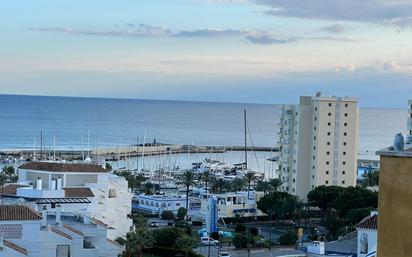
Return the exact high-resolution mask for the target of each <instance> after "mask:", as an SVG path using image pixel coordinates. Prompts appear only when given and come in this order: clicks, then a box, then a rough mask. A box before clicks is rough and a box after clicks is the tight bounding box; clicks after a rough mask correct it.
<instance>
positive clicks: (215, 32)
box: [174, 28, 251, 37]
mask: <svg viewBox="0 0 412 257" xmlns="http://www.w3.org/2000/svg"><path fill="white" fill-rule="evenodd" d="M249 33H251V31H250V30H239V29H219V28H207V29H198V30H182V31H179V32H177V33H176V34H174V36H176V37H231V36H243V35H247V34H249Z"/></svg>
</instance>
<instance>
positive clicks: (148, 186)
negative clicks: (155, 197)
mask: <svg viewBox="0 0 412 257" xmlns="http://www.w3.org/2000/svg"><path fill="white" fill-rule="evenodd" d="M154 191H155V185H154V184H153V183H151V182H147V183H145V184H144V185H143V192H144V193H145V194H146V195H152V194H154Z"/></svg>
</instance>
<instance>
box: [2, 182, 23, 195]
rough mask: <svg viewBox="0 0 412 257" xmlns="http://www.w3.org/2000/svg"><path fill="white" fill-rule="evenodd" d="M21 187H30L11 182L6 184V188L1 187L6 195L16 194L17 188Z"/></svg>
mask: <svg viewBox="0 0 412 257" xmlns="http://www.w3.org/2000/svg"><path fill="white" fill-rule="evenodd" d="M20 187H28V186H25V185H17V184H9V185H6V186H4V188H3V189H2V188H1V187H0V194H2V193H3V194H4V195H16V194H17V188H20Z"/></svg>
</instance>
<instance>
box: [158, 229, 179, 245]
mask: <svg viewBox="0 0 412 257" xmlns="http://www.w3.org/2000/svg"><path fill="white" fill-rule="evenodd" d="M184 235H186V233H185V232H184V230H182V229H180V228H176V227H166V228H162V229H156V230H154V231H153V236H154V239H155V242H156V243H155V245H156V246H159V247H174V245H175V243H176V239H177V238H179V237H183V236H184Z"/></svg>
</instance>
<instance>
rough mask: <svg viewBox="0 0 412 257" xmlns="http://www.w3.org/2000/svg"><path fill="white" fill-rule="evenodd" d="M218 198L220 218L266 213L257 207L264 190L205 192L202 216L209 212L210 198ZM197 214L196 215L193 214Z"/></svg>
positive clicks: (202, 199) (201, 199)
mask: <svg viewBox="0 0 412 257" xmlns="http://www.w3.org/2000/svg"><path fill="white" fill-rule="evenodd" d="M212 196H213V197H216V199H217V211H218V217H219V218H233V217H235V216H236V215H239V216H240V217H254V216H262V215H264V214H263V213H262V212H261V211H260V210H258V208H257V202H258V201H259V200H260V198H262V197H263V192H255V191H250V192H249V198H248V193H247V192H230V193H223V194H210V193H205V194H202V195H201V196H200V203H201V207H200V211H199V213H198V215H200V216H201V217H202V218H204V217H206V213H207V212H208V206H209V199H210V198H211V197H212ZM193 216H195V215H193Z"/></svg>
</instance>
